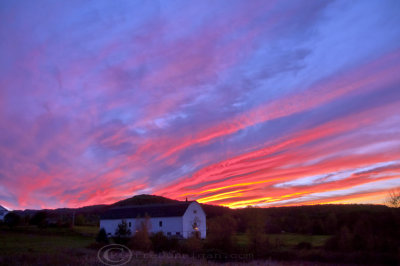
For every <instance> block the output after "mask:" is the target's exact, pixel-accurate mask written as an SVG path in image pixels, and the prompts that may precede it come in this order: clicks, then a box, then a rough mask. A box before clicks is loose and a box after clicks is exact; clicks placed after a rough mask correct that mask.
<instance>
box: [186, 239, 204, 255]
mask: <svg viewBox="0 0 400 266" xmlns="http://www.w3.org/2000/svg"><path fill="white" fill-rule="evenodd" d="M182 248H183V251H184V252H185V253H188V254H198V253H199V252H200V251H201V250H202V248H203V242H202V241H201V239H200V238H198V237H196V236H192V237H189V238H188V239H185V241H184V242H183V247H182Z"/></svg>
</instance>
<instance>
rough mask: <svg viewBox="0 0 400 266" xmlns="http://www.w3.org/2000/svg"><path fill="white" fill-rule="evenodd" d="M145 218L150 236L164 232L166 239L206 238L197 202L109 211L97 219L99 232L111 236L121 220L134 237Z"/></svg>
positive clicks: (121, 208)
mask: <svg viewBox="0 0 400 266" xmlns="http://www.w3.org/2000/svg"><path fill="white" fill-rule="evenodd" d="M145 217H149V220H148V226H149V232H150V233H157V232H163V233H164V234H165V235H166V236H177V237H183V238H188V237H190V236H192V235H193V234H199V235H200V237H201V238H205V237H206V214H205V213H204V211H203V209H202V207H201V206H200V204H198V203H197V202H196V201H189V202H179V203H173V204H151V205H139V206H126V207H118V208H112V209H109V210H108V211H106V212H105V213H104V214H103V215H102V216H101V217H100V228H104V229H105V231H106V233H107V234H108V235H114V234H115V231H116V229H117V227H118V224H120V223H121V222H122V221H123V220H125V221H126V223H127V225H128V228H129V229H130V231H131V233H132V234H133V233H135V232H136V231H137V230H138V229H139V228H140V225H141V223H142V222H143V221H144V219H145Z"/></svg>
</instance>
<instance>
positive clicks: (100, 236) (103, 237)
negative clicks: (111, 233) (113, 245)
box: [96, 228, 110, 244]
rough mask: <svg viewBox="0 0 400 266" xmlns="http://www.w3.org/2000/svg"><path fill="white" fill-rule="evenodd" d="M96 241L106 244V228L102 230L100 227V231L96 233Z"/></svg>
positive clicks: (107, 241)
mask: <svg viewBox="0 0 400 266" xmlns="http://www.w3.org/2000/svg"><path fill="white" fill-rule="evenodd" d="M96 242H98V243H102V244H108V243H109V242H110V241H109V240H108V237H107V233H106V230H104V228H101V229H100V231H99V232H98V233H97V236H96Z"/></svg>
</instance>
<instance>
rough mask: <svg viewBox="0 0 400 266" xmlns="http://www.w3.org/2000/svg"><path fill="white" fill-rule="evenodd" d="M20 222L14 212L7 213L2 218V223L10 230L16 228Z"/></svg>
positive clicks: (19, 218)
mask: <svg viewBox="0 0 400 266" xmlns="http://www.w3.org/2000/svg"><path fill="white" fill-rule="evenodd" d="M20 220H21V217H20V216H19V215H18V214H16V213H15V212H9V213H7V215H6V216H5V217H4V223H5V224H6V225H7V226H8V227H10V228H13V227H15V226H17V225H18V224H19V222H20Z"/></svg>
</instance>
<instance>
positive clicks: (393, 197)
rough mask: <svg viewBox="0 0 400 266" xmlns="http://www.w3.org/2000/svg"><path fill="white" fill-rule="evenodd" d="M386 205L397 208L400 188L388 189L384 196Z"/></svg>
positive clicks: (399, 200) (399, 199) (399, 201)
mask: <svg viewBox="0 0 400 266" xmlns="http://www.w3.org/2000/svg"><path fill="white" fill-rule="evenodd" d="M385 202H386V205H388V206H389V207H394V208H398V207H400V189H399V188H398V189H393V190H391V191H389V194H388V196H387V198H386V201H385Z"/></svg>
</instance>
